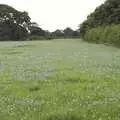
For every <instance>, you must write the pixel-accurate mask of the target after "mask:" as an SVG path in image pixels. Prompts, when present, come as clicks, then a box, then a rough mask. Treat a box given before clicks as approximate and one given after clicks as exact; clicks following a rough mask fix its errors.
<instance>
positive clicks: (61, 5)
mask: <svg viewBox="0 0 120 120" xmlns="http://www.w3.org/2000/svg"><path fill="white" fill-rule="evenodd" d="M104 1H105V0H0V4H8V5H10V6H12V7H14V8H16V9H17V10H20V11H27V12H28V13H29V16H30V17H31V21H32V22H37V23H38V24H39V25H40V27H41V28H43V29H44V30H49V31H51V32H52V31H54V30H56V29H65V28H66V27H71V28H72V29H74V30H75V29H78V26H79V24H81V23H82V22H83V21H84V20H85V19H86V18H87V16H88V15H89V14H90V13H91V12H93V11H94V10H95V8H96V7H97V6H99V5H101V4H102V3H104Z"/></svg>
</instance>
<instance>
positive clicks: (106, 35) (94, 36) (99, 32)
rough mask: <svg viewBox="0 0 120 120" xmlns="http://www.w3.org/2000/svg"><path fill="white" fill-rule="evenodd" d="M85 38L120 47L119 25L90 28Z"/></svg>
mask: <svg viewBox="0 0 120 120" xmlns="http://www.w3.org/2000/svg"><path fill="white" fill-rule="evenodd" d="M85 40H86V41H89V42H95V43H109V44H113V45H116V46H119V47H120V25H111V26H106V27H98V28H92V29H90V30H89V31H88V32H87V33H86V35H85Z"/></svg>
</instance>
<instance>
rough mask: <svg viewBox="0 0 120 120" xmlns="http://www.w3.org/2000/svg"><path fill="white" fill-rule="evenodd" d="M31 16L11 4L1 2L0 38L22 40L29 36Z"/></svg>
mask: <svg viewBox="0 0 120 120" xmlns="http://www.w3.org/2000/svg"><path fill="white" fill-rule="evenodd" d="M29 24H30V17H29V16H28V13H27V12H20V11H17V10H16V9H14V8H12V7H11V6H8V5H4V4H0V40H9V39H11V40H20V39H24V38H26V37H27V36H28V26H29Z"/></svg>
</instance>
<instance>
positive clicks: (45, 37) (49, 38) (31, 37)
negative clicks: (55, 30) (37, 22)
mask: <svg viewBox="0 0 120 120" xmlns="http://www.w3.org/2000/svg"><path fill="white" fill-rule="evenodd" d="M51 39H52V37H47V36H29V38H28V40H51Z"/></svg>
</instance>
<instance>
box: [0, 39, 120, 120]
mask: <svg viewBox="0 0 120 120" xmlns="http://www.w3.org/2000/svg"><path fill="white" fill-rule="evenodd" d="M119 119H120V49H118V48H114V47H108V46H105V45H98V44H97V45H96V44H88V43H86V42H83V41H82V40H79V39H78V40H77V39H73V40H72V39H71V40H52V41H35V42H34V41H32V42H30V41H27V42H0V120H119Z"/></svg>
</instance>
